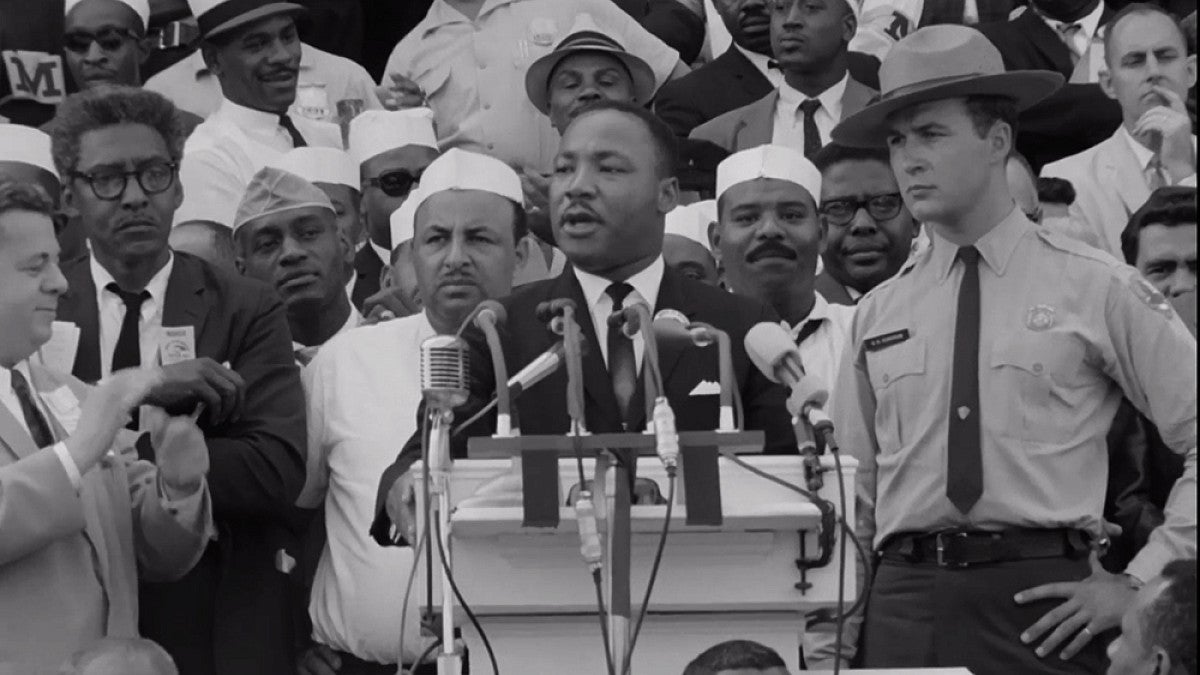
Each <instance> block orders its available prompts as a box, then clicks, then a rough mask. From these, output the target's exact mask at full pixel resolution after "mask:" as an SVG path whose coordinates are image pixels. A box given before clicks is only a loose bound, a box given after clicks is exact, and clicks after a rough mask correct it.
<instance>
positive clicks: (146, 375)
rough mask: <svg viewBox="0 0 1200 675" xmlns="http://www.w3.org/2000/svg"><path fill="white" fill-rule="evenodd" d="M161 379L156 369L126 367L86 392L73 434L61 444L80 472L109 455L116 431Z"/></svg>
mask: <svg viewBox="0 0 1200 675" xmlns="http://www.w3.org/2000/svg"><path fill="white" fill-rule="evenodd" d="M163 378H164V376H163V372H162V370H161V369H159V368H129V369H127V370H120V371H117V372H115V373H113V374H111V375H109V376H108V377H107V378H105V379H104V380H102V381H101V382H100V383H99V384H97V385H96V386H95V387H94V388H92V390H91V391H90V392H88V396H87V399H86V400H85V401H84V402H83V405H82V406H81V408H80V412H79V423H78V424H76V426H75V433H73V434H71V436H70V437H69V438H67V439H66V441H64V444H65V445H66V446H67V451H68V452H69V453H70V455H71V458H72V459H74V460H75V466H76V468H78V469H79V473H81V474H82V473H86V472H87V470H88V469H90V468H92V465H94V464H95V463H96V462H97V461H99V459H100V457H101V456H102V455H103V454H104V453H106V452H108V450H109V448H111V447H112V445H113V441H114V440H115V439H116V436H117V432H118V431H120V430H121V429H123V428H124V427H125V425H126V424H128V423H129V420H130V416H131V414H132V412H133V411H134V410H136V409H137V407H138V406H139V405H141V404H142V403H144V402H145V400H146V398H147V396H148V395H149V393H150V391H151V390H152V389H154V388H155V387H158V386H161V384H162V382H163V381H164V379H163Z"/></svg>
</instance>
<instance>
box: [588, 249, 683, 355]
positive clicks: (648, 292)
mask: <svg viewBox="0 0 1200 675" xmlns="http://www.w3.org/2000/svg"><path fill="white" fill-rule="evenodd" d="M665 269H666V264H665V263H664V262H663V258H662V256H661V255H660V256H658V257H657V258H655V259H654V262H652V263H650V266H649V267H647V268H646V269H644V270H642V271H641V272H638V273H637V274H635V275H633V276H631V277H629V278H628V279H626V280H625V283H627V284H629V285H630V286H633V291H631V292H630V293H629V295H628V296H626V297H625V302H624V306H625V307H629V306H630V305H632V304H633V303H635V302H644V303H646V304H647V305H648V306H649V307H650V314H651V315H653V314H654V305H655V303H656V302H658V288H659V286H662V278H663V270H665ZM575 276H576V278H578V279H579V285H580V286H581V287H582V288H583V299H584V300H586V301H587V306H588V312H590V313H591V315H592V326H594V327H595V329H596V341H597V342H599V343H600V353H601V354H603V355H604V363H605V364H606V365H607V364H608V317H609V316H610V315H611V314H612V313H613V301H612V298H611V297H610V296H609V295H608V293H605V291H606V290H608V287H609V286H611V285H612V283H613V282H612V280H611V279H605V278H604V277H598V276H596V275H595V274H591V273H590V272H584V271H583V270H581V269H579V268H576V269H575ZM645 351H646V343H645V342H644V341H643V340H642V334H641V333H640V332H639V333H638V334H637V335H636V336H635V337H634V338H633V354H634V356H635V358H636V359H637V361H636V363H637V367H638V370H639V371H640V370H641V367H642V354H643V353H644V352H645Z"/></svg>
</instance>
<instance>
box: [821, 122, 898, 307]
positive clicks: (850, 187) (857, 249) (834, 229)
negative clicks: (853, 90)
mask: <svg viewBox="0 0 1200 675" xmlns="http://www.w3.org/2000/svg"><path fill="white" fill-rule="evenodd" d="M813 163H814V164H816V165H817V168H818V169H820V170H821V216H822V219H823V220H824V222H825V228H826V232H825V237H826V239H825V250H824V252H823V253H822V254H821V259H822V260H823V261H824V262H825V270H824V271H823V272H821V273H820V274H819V275H817V283H816V289H817V292H818V293H820V294H821V295H822V296H823V297H824V298H825V299H826V300H828V301H829V302H832V303H835V304H839V305H853V304H856V303H857V302H858V301H859V299H860V298H862V296H864V295H866V293H867V292H868V291H870V290H871V289H872V288H875V287H876V286H878V285H879V284H880V283H882V282H883V281H884V280H885V279H888V278H890V277H892V276H893V275H895V274H896V272H898V271H900V266H901V265H903V264H904V261H905V260H908V256H909V253H910V251H911V250H912V247H913V240H914V239H915V238H916V236H917V234H918V232H919V231H920V225H919V224H918V223H917V222H916V221H914V220H913V217H912V214H911V213H909V212H908V207H907V206H905V205H904V199H903V197H902V196H901V195H900V188H899V187H898V186H897V184H896V175H895V174H893V173H892V165H891V163H890V161H889V159H888V153H887V151H886V150H883V149H880V148H851V147H848V146H844V145H839V144H837V143H830V144H829V145H826V146H825V147H824V148H821V151H820V152H818V153H817V156H816V158H814V160H813Z"/></svg>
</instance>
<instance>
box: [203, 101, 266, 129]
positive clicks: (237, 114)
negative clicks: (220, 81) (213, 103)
mask: <svg viewBox="0 0 1200 675" xmlns="http://www.w3.org/2000/svg"><path fill="white" fill-rule="evenodd" d="M213 115H214V116H220V117H222V118H224V119H226V120H228V121H229V123H230V124H232V125H233V126H235V127H237V128H238V129H242V130H244V131H259V132H262V133H266V134H273V133H275V132H276V131H277V130H278V129H279V128H280V126H279V115H280V113H272V112H263V111H261V110H255V109H254V108H247V107H246V106H244V105H238V104H237V103H234V102H233V101H230V100H229V99H227V98H225V97H224V96H222V97H221V107H219V108H217V111H216V112H215V113H213Z"/></svg>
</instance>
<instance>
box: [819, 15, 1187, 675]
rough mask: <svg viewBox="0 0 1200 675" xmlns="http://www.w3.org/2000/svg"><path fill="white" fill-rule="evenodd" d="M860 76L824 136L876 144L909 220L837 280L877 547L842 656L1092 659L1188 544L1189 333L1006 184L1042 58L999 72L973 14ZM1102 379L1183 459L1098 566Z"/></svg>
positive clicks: (1072, 668)
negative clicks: (1135, 535)
mask: <svg viewBox="0 0 1200 675" xmlns="http://www.w3.org/2000/svg"><path fill="white" fill-rule="evenodd" d="M880 80H881V84H882V90H883V95H882V97H881V99H880V101H879V102H877V103H875V104H873V105H871V106H869V107H867V108H866V109H864V110H863V111H862V112H860V113H858V114H857V115H854V116H852V117H850V118H848V119H846V120H845V121H843V122H842V123H841V124H840V125H838V127H837V128H836V129H835V130H834V134H833V137H834V140H835V141H836V142H838V143H842V144H846V145H858V146H884V145H886V146H887V147H888V148H889V151H890V155H891V162H892V168H893V170H894V171H895V174H896V179H897V181H898V182H899V187H900V192H901V194H903V195H904V199H905V203H906V204H907V206H908V208H909V211H911V212H912V214H913V217H915V218H916V219H917V220H919V221H921V222H922V223H924V224H925V225H926V226H927V227H928V228H929V229H930V231H931V240H932V241H931V244H930V246H929V248H927V249H925V250H924V251H922V252H920V253H918V254H917V255H914V256H913V257H912V258H911V259H910V260H909V261H908V262H907V263H906V264H905V265H904V266H903V267H902V268H901V269H900V272H899V273H898V274H897V275H896V276H895V277H892V278H891V279H889V280H887V281H885V282H883V283H882V284H880V285H879V286H877V287H876V288H875V289H874V290H872V291H871V292H870V293H868V294H867V295H866V296H865V297H864V298H863V299H862V300H861V301H860V302H859V304H858V311H857V315H856V317H855V321H854V327H853V330H852V332H851V338H850V345H849V347H848V349H849V351H848V352H847V354H846V358H845V359H844V360H843V362H842V367H841V372H840V374H839V380H838V383H837V385H835V386H834V392H833V393H834V398H833V414H834V422H835V424H836V426H837V428H838V430H839V432H840V438H839V442H840V444H841V447H843V448H845V449H846V451H847V452H850V453H852V454H853V455H854V456H855V457H856V458H857V459H858V461H859V470H858V477H859V481H858V482H859V485H858V495H859V499H860V500H861V506H860V510H859V514H860V520H859V524H858V535H859V536H860V537H861V538H862V539H863V540H864V542H866V543H868V545H870V546H871V548H872V549H873V550H874V551H875V552H876V560H878V565H877V566H876V569H875V574H874V582H873V585H872V587H871V595H870V597H869V599H868V601H867V610H866V617H865V623H864V627H863V630H864V636H863V642H862V647H861V648H862V651H863V654H862V657H863V661H864V664H865V665H867V666H869V667H896V666H903V667H914V666H918V667H919V666H963V667H967V668H969V669H971V671H972V672H974V673H978V674H980V675H988V674H990V673H1012V672H1022V673H1065V672H1087V673H1091V672H1097V671H1098V670H1100V669H1101V668H1102V665H1103V659H1104V644H1103V642H1104V640H1103V639H1102V637H1101V634H1102V633H1104V632H1105V631H1107V630H1110V629H1112V628H1115V627H1116V626H1117V624H1118V619H1119V616H1120V613H1121V610H1122V609H1123V607H1125V606H1127V605H1128V604H1129V603H1130V602H1131V601H1132V598H1133V596H1134V592H1135V589H1136V588H1137V587H1138V586H1139V585H1140V584H1141V583H1142V582H1144V581H1146V580H1149V579H1152V578H1153V577H1155V576H1156V575H1157V574H1158V572H1159V571H1160V570H1161V568H1162V567H1163V565H1164V564H1165V563H1166V561H1168V560H1170V559H1172V558H1175V557H1180V556H1194V555H1195V550H1196V534H1195V532H1196V530H1195V527H1196V515H1195V514H1196V510H1195V502H1196V492H1195V490H1196V488H1195V472H1196V388H1195V379H1194V375H1193V374H1192V373H1193V371H1194V369H1195V364H1196V342H1195V340H1194V339H1193V338H1192V337H1191V335H1190V333H1188V330H1187V328H1186V327H1185V326H1184V325H1183V322H1181V321H1180V320H1179V318H1178V317H1177V316H1176V314H1175V312H1174V311H1173V309H1172V308H1171V305H1170V303H1168V302H1167V300H1166V299H1165V298H1164V297H1163V296H1162V294H1161V293H1160V292H1158V290H1157V289H1155V288H1154V287H1153V286H1152V285H1150V284H1149V282H1147V281H1146V280H1145V279H1144V278H1143V277H1142V276H1141V275H1140V274H1138V273H1137V272H1136V270H1134V269H1132V268H1130V267H1128V266H1126V265H1124V264H1122V263H1120V262H1118V261H1116V260H1115V259H1113V258H1112V257H1111V256H1108V255H1107V254H1104V253H1101V252H1098V251H1096V250H1095V249H1092V248H1090V247H1087V246H1085V245H1082V244H1079V243H1077V242H1075V241H1073V240H1070V239H1067V238H1064V237H1061V236H1059V235H1056V234H1054V233H1051V232H1047V231H1046V230H1045V229H1043V228H1039V227H1037V226H1035V225H1034V224H1033V223H1031V222H1029V220H1028V219H1027V218H1026V217H1025V214H1024V213H1022V212H1021V210H1020V209H1018V208H1017V207H1016V205H1015V204H1014V203H1013V198H1012V196H1011V195H1010V192H1009V187H1008V180H1007V177H1006V175H1005V164H1006V162H1007V160H1008V156H1009V153H1010V152H1011V149H1012V141H1013V132H1014V129H1015V120H1016V117H1017V114H1018V111H1020V110H1022V109H1025V108H1027V107H1028V106H1030V105H1033V104H1034V103H1036V102H1037V101H1039V100H1041V99H1042V98H1044V97H1046V96H1048V95H1049V94H1051V93H1052V92H1054V91H1055V90H1056V89H1057V88H1058V87H1059V86H1061V84H1062V82H1063V78H1062V76H1061V75H1059V74H1057V73H1049V72H1044V71H1010V72H1005V70H1004V64H1003V60H1002V59H1001V57H1000V54H999V52H998V51H997V50H996V48H995V47H994V46H992V45H991V43H990V42H988V41H987V39H986V38H984V37H983V35H982V34H980V33H979V32H978V31H975V30H974V29H971V28H966V27H961V26H931V27H929V28H923V29H920V30H918V31H916V32H914V33H913V34H912V35H910V36H908V37H907V38H905V39H903V40H901V41H900V42H898V43H897V44H896V46H895V47H893V48H892V50H891V52H889V54H888V56H887V59H886V60H885V61H884V63H883V67H882V69H881V71H880ZM1122 394H1124V395H1125V396H1126V397H1128V398H1129V399H1130V400H1131V401H1132V402H1133V404H1134V405H1135V406H1136V407H1137V408H1138V409H1139V410H1140V411H1142V412H1144V413H1145V414H1147V415H1148V416H1149V417H1150V418H1151V419H1152V420H1153V421H1154V422H1155V423H1156V424H1157V426H1158V428H1159V430H1160V431H1161V432H1162V436H1163V440H1164V441H1165V442H1166V443H1167V444H1168V445H1169V446H1170V447H1171V449H1172V450H1173V451H1174V452H1176V453H1177V454H1180V455H1182V456H1184V457H1185V466H1186V468H1185V470H1184V474H1183V478H1182V479H1180V480H1179V481H1178V482H1177V483H1176V484H1175V486H1174V488H1173V489H1172V491H1171V497H1170V499H1169V501H1168V507H1167V511H1168V516H1167V520H1166V523H1165V524H1164V525H1163V526H1161V527H1159V528H1158V529H1157V530H1155V532H1154V533H1153V534H1152V535H1151V537H1150V541H1149V543H1147V545H1146V546H1145V547H1144V548H1143V549H1142V550H1141V551H1140V552H1139V553H1138V554H1137V556H1136V557H1135V558H1134V559H1133V561H1132V562H1130V564H1129V566H1128V567H1127V568H1126V569H1125V573H1124V574H1110V573H1108V572H1106V571H1104V570H1103V569H1102V568H1101V567H1100V564H1099V562H1098V555H1097V554H1098V553H1099V552H1100V551H1101V550H1102V549H1103V547H1104V544H1105V542H1106V539H1107V535H1106V533H1105V528H1104V527H1103V521H1102V513H1103V507H1104V489H1105V484H1106V480H1105V478H1106V476H1105V474H1106V467H1107V466H1108V462H1107V452H1108V450H1107V447H1106V445H1105V434H1106V432H1107V431H1108V428H1109V424H1110V423H1111V421H1112V418H1113V414H1114V412H1115V411H1116V408H1117V405H1118V404H1119V403H1120V400H1121V395H1122ZM848 637H849V636H848ZM852 642H853V640H852V639H848V641H847V644H851V643H852Z"/></svg>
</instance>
